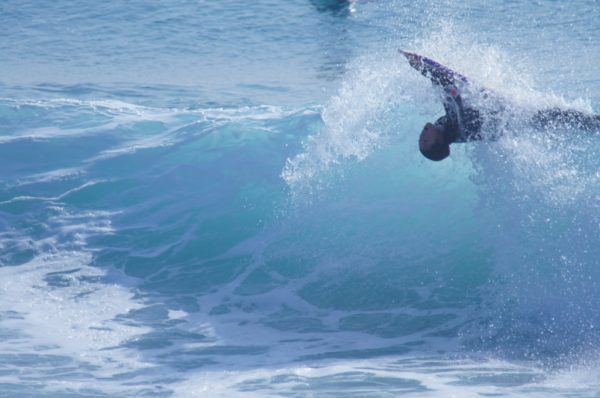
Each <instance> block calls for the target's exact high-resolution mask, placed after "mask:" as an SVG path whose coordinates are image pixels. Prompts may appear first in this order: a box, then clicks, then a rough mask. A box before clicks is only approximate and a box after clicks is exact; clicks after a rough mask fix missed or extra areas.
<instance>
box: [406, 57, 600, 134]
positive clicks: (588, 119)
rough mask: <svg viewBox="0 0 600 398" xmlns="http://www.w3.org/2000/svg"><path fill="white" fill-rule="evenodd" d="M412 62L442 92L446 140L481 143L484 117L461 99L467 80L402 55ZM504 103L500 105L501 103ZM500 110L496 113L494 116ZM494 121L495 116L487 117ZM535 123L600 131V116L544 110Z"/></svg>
mask: <svg viewBox="0 0 600 398" xmlns="http://www.w3.org/2000/svg"><path fill="white" fill-rule="evenodd" d="M401 52H402V54H403V55H404V56H406V57H407V58H408V60H409V62H410V65H411V66H412V67H413V68H415V69H416V70H418V71H419V72H421V73H422V74H423V75H424V76H426V77H427V78H429V79H430V80H431V82H432V83H433V84H434V85H435V86H439V87H440V88H442V89H443V103H444V110H445V111H446V114H445V115H444V116H442V117H440V118H439V119H438V120H437V121H436V122H435V124H436V125H438V126H440V127H441V128H442V130H443V131H444V134H446V136H447V142H448V143H453V142H466V141H472V140H481V139H483V138H484V137H483V135H482V134H481V129H482V126H483V120H484V118H483V115H482V114H481V112H480V111H479V110H477V109H475V108H473V107H470V106H468V105H465V103H464V101H463V99H462V97H461V95H460V94H461V87H466V86H469V85H470V83H469V81H468V80H467V78H466V77H464V76H463V75H461V74H459V73H457V72H454V71H453V70H451V69H449V68H447V67H445V66H444V65H441V64H439V63H437V62H435V61H433V60H431V59H429V58H426V57H422V56H420V55H417V54H412V53H407V52H404V51H401ZM477 92H478V93H479V94H481V97H482V98H483V99H487V98H489V97H497V96H494V95H493V94H492V93H491V92H490V91H489V90H486V89H483V88H480V89H477ZM498 102H501V101H498ZM498 112H501V109H497V110H495V113H498ZM487 116H488V119H494V115H493V114H490V115H487ZM532 122H533V123H534V125H535V126H537V127H541V128H543V127H548V126H556V125H559V126H570V127H574V128H579V129H583V130H596V129H597V130H600V116H597V115H588V114H585V113H583V112H579V111H576V110H571V109H569V110H564V109H560V108H552V109H545V110H541V111H538V112H536V113H535V115H534V116H533V118H532ZM497 137H498V132H494V134H486V137H485V138H486V139H490V138H491V139H493V138H497Z"/></svg>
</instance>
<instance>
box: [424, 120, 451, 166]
mask: <svg viewBox="0 0 600 398" xmlns="http://www.w3.org/2000/svg"><path fill="white" fill-rule="evenodd" d="M419 150H420V151H421V153H422V154H423V156H425V157H426V158H427V159H429V160H435V161H440V160H443V159H445V158H447V157H448V155H450V144H449V143H448V142H446V140H445V139H444V132H443V130H440V127H439V126H436V125H433V124H431V123H427V124H426V125H425V127H424V128H423V131H422V132H421V136H420V137H419Z"/></svg>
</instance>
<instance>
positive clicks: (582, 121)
mask: <svg viewBox="0 0 600 398" xmlns="http://www.w3.org/2000/svg"><path fill="white" fill-rule="evenodd" d="M533 122H534V123H535V124H536V125H537V126H538V127H541V128H545V127H553V126H556V127H572V128H578V129H582V130H600V116H598V115H590V114H587V113H583V112H580V111H577V110H574V109H560V108H551V109H544V110H541V111H538V112H536V114H535V115H534V116H533Z"/></svg>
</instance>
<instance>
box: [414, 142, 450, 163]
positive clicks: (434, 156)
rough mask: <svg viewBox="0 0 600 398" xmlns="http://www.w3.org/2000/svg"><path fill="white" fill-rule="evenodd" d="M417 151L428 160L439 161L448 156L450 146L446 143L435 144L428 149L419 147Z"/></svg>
mask: <svg viewBox="0 0 600 398" xmlns="http://www.w3.org/2000/svg"><path fill="white" fill-rule="evenodd" d="M419 150H420V151H421V153H422V154H423V156H425V157H426V158H427V159H429V160H435V161H440V160H444V159H446V158H447V157H448V156H449V155H450V145H448V144H446V143H443V144H442V143H435V144H433V145H430V146H429V148H423V147H422V146H420V145H419Z"/></svg>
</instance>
